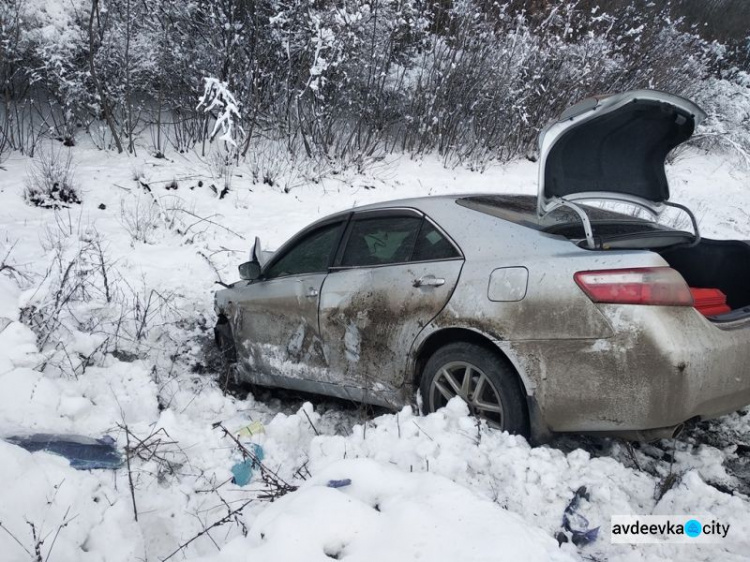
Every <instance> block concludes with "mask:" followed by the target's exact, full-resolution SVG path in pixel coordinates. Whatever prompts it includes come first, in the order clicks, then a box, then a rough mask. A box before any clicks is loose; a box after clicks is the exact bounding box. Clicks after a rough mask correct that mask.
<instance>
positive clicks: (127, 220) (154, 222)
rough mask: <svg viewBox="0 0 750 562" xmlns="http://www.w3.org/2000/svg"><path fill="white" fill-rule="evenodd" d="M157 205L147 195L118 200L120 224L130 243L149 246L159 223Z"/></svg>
mask: <svg viewBox="0 0 750 562" xmlns="http://www.w3.org/2000/svg"><path fill="white" fill-rule="evenodd" d="M159 212H160V210H159V205H158V204H157V202H156V201H155V200H154V198H152V197H151V196H149V195H147V194H140V193H139V194H137V195H135V196H133V197H131V198H123V199H121V200H120V224H121V225H122V226H123V227H124V228H125V230H127V232H128V234H129V235H130V239H131V242H132V243H135V242H142V243H144V244H151V243H152V242H153V235H154V233H155V231H156V228H157V226H158V225H159V223H160V222H161V218H160V216H159Z"/></svg>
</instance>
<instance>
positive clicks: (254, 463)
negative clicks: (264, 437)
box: [232, 443, 263, 486]
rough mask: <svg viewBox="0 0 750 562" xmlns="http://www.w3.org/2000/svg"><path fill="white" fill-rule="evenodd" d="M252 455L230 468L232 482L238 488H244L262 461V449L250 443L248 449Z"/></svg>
mask: <svg viewBox="0 0 750 562" xmlns="http://www.w3.org/2000/svg"><path fill="white" fill-rule="evenodd" d="M248 449H249V450H250V452H251V453H252V454H253V455H254V458H253V457H248V458H246V459H243V460H241V461H240V462H238V463H235V464H234V466H232V482H233V483H234V484H237V485H238V486H245V485H246V484H247V483H248V482H250V480H252V478H253V471H254V470H255V469H256V468H258V467H259V466H260V461H262V460H263V447H261V446H260V445H257V444H256V443H251V444H250V445H249V447H248Z"/></svg>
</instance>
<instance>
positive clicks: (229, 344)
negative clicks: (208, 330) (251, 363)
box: [214, 316, 237, 365]
mask: <svg viewBox="0 0 750 562" xmlns="http://www.w3.org/2000/svg"><path fill="white" fill-rule="evenodd" d="M214 341H215V342H216V346H217V347H218V348H219V353H220V354H221V358H222V360H223V361H224V362H225V363H226V364H228V365H232V364H234V363H236V362H237V349H236V348H235V347H234V338H233V337H232V328H231V326H230V325H229V321H228V320H227V319H226V317H225V316H220V317H219V321H218V322H217V323H216V327H215V328H214Z"/></svg>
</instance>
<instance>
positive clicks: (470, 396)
mask: <svg viewBox="0 0 750 562" xmlns="http://www.w3.org/2000/svg"><path fill="white" fill-rule="evenodd" d="M455 396H460V397H461V399H462V400H463V401H464V402H466V404H467V405H468V406H469V411H470V412H471V414H472V415H473V416H476V417H478V418H480V419H483V420H486V421H487V424H488V425H489V426H490V427H494V428H497V429H502V428H503V421H504V416H503V406H502V401H501V400H500V394H499V393H498V392H497V389H495V387H494V385H493V384H492V381H490V379H489V378H488V377H487V375H486V374H485V373H484V372H482V370H481V369H479V368H477V367H476V366H474V365H472V364H470V363H467V362H465V361H453V362H451V363H447V364H446V365H444V366H443V367H442V368H440V369H439V370H438V372H437V373H436V374H435V376H434V378H433V379H432V384H431V385H430V403H431V406H432V409H433V411H434V410H437V409H438V408H441V407H443V406H445V405H446V404H447V403H448V401H449V400H450V399H451V398H453V397H455Z"/></svg>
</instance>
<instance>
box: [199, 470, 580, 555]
mask: <svg viewBox="0 0 750 562" xmlns="http://www.w3.org/2000/svg"><path fill="white" fill-rule="evenodd" d="M344 478H346V479H351V481H352V483H351V484H350V485H348V486H345V487H342V488H330V487H328V486H327V485H326V484H327V483H328V482H330V481H331V480H340V479H344ZM331 559H335V560H342V559H343V560H347V561H350V562H366V561H372V560H401V561H404V562H406V561H410V560H414V561H418V560H430V561H432V562H443V561H444V562H455V561H456V560H472V561H473V562H482V561H485V560H486V561H489V560H492V561H496V562H501V561H504V560H509V561H510V560H514V561H515V560H527V561H529V562H533V561H539V562H542V561H563V560H574V559H575V558H574V557H573V556H572V555H571V554H569V553H568V552H566V551H563V550H560V548H559V547H558V545H557V542H556V541H555V540H554V539H553V538H552V537H550V536H549V535H546V534H545V533H543V532H542V531H541V530H539V529H536V528H534V527H530V526H529V525H528V524H527V523H526V522H525V521H524V520H523V519H522V518H520V517H519V516H517V515H516V514H514V513H511V512H509V511H507V510H504V509H502V508H501V507H500V506H498V505H497V504H495V503H493V502H491V501H488V500H484V499H481V498H478V497H477V496H476V495H474V494H473V493H472V492H471V491H470V490H468V489H467V488H465V487H463V486H459V485H457V484H455V483H453V482H451V481H450V480H448V479H447V478H445V477H441V476H436V475H434V474H429V473H418V472H416V473H408V472H404V471H402V470H399V469H397V468H395V467H393V466H388V465H386V464H383V463H379V462H376V461H373V460H369V459H350V460H342V461H339V462H336V463H333V464H330V465H329V466H327V467H326V468H325V469H324V470H321V471H320V472H318V473H317V474H316V475H315V477H314V478H312V479H310V480H309V481H308V482H306V483H305V485H304V486H303V487H302V488H301V489H299V490H298V491H297V492H295V493H293V494H289V495H287V496H285V497H283V498H282V499H281V500H279V501H278V502H276V503H274V504H272V505H271V506H269V507H268V508H267V509H266V510H265V511H263V513H261V514H260V515H259V516H258V518H257V519H256V520H255V522H254V523H253V525H252V527H251V528H250V530H249V533H248V536H247V538H242V539H236V540H235V541H233V542H231V543H229V544H228V545H227V546H226V547H225V548H224V549H222V552H221V553H220V554H218V555H216V556H210V557H206V558H203V559H201V560H202V562H240V561H244V560H247V561H248V562H249V561H251V560H264V561H269V562H271V561H284V562H294V561H305V562H316V561H320V562H328V561H330V560H331Z"/></svg>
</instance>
